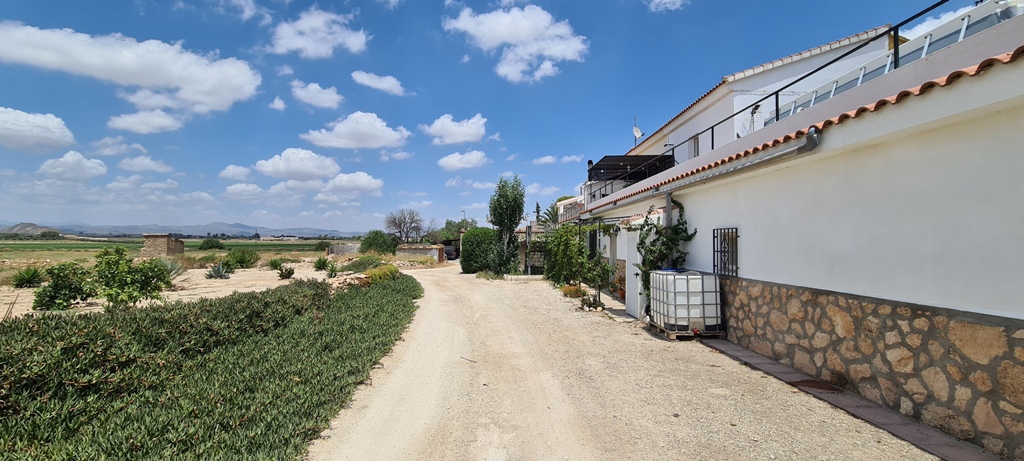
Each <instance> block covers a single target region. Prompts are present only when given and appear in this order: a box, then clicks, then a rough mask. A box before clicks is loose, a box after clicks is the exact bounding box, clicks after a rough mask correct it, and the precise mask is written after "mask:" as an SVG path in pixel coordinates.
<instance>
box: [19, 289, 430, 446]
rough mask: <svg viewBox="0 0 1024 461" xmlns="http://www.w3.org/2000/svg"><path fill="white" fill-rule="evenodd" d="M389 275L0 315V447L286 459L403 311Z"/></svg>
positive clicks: (327, 413)
mask: <svg viewBox="0 0 1024 461" xmlns="http://www.w3.org/2000/svg"><path fill="white" fill-rule="evenodd" d="M422 293H423V292H422V287H420V285H419V284H418V283H417V282H416V281H415V280H414V279H412V278H411V277H409V276H406V275H399V276H398V277H397V278H395V279H393V280H390V281H386V282H382V283H378V284H374V285H372V286H371V287H369V288H354V289H351V290H349V291H347V292H338V293H336V294H335V295H334V296H331V295H330V288H329V285H328V284H326V283H323V282H318V281H311V280H306V281H296V282H293V283H292V284H290V285H287V286H284V287H279V288H276V289H273V290H268V291H265V292H262V293H238V294H234V295H231V296H229V297H226V298H220V299H215V300H200V301H194V302H189V303H174V304H166V305H158V306H151V307H147V308H142V309H137V310H132V311H120V312H113V313H110V314H106V315H99V314H86V315H79V316H55V315H50V316H42V317H34V318H22V319H16V320H13V321H10V322H4V323H2V324H0V354H2V357H3V360H0V453H5V454H6V455H5V457H8V456H9V457H11V458H14V459H127V458H131V459H152V458H160V459H295V458H297V457H298V456H299V455H301V453H302V452H303V450H304V449H305V445H306V443H307V442H308V441H309V440H310V439H312V438H314V437H316V436H317V435H318V434H319V433H320V432H321V431H322V429H324V428H326V426H327V424H328V422H329V421H330V419H331V418H332V417H333V416H334V415H335V414H336V413H337V412H338V411H339V410H340V408H341V406H342V405H343V404H344V403H346V401H347V400H348V399H349V398H350V396H351V394H352V392H353V391H354V389H355V386H356V385H358V384H359V383H360V382H362V381H363V380H365V379H366V377H367V375H368V372H369V369H370V368H371V367H372V365H373V364H374V363H375V362H376V361H378V360H379V359H380V358H381V357H382V356H383V355H384V354H385V353H387V351H388V350H390V348H391V346H392V344H393V343H394V341H395V340H396V339H397V338H398V336H399V335H400V334H401V332H402V331H403V329H404V328H405V326H406V325H407V324H408V322H409V321H410V320H411V317H412V313H413V311H414V310H415V305H414V303H413V299H415V298H418V297H420V296H422Z"/></svg>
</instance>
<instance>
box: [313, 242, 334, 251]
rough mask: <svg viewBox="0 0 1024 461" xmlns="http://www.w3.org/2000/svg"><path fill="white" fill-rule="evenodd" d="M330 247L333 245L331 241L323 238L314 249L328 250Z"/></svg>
mask: <svg viewBox="0 0 1024 461" xmlns="http://www.w3.org/2000/svg"><path fill="white" fill-rule="evenodd" d="M330 247H331V242H328V241H326V240H321V241H319V242H316V245H314V246H313V249H314V250H316V251H327V249H328V248H330Z"/></svg>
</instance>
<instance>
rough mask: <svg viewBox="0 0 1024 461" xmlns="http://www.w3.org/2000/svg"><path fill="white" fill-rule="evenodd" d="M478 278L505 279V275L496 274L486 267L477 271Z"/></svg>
mask: <svg viewBox="0 0 1024 461" xmlns="http://www.w3.org/2000/svg"><path fill="white" fill-rule="evenodd" d="M476 278H478V279H484V280H504V278H505V276H503V275H501V274H495V273H494V272H491V271H490V270H489V269H484V270H482V271H480V272H477V273H476Z"/></svg>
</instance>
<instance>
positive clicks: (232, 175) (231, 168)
mask: <svg viewBox="0 0 1024 461" xmlns="http://www.w3.org/2000/svg"><path fill="white" fill-rule="evenodd" d="M250 172H251V170H250V169H248V168H246V167H244V166H238V165H228V166H226V167H224V170H222V171H221V172H220V174H218V175H217V177H219V178H223V179H230V180H232V181H245V180H247V179H249V173H250Z"/></svg>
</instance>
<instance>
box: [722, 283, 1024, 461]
mask: <svg viewBox="0 0 1024 461" xmlns="http://www.w3.org/2000/svg"><path fill="white" fill-rule="evenodd" d="M722 291H723V296H724V298H723V303H724V306H723V307H724V310H725V316H726V322H727V323H728V338H729V340H730V341H732V342H734V343H737V344H739V345H741V346H743V347H746V348H748V349H750V350H753V351H755V352H757V353H759V354H761V355H764V356H766V357H769V358H772V359H774V360H777V361H779V362H780V363H783V364H786V365H790V366H793V367H794V368H796V369H798V370H800V371H802V372H803V373H806V374H808V375H811V376H814V377H816V378H819V379H821V380H823V381H827V382H829V383H832V384H835V385H838V386H841V387H844V388H846V389H848V390H850V391H853V392H857V393H858V394H860V395H862V396H864V397H865V398H867V399H869V400H872V401H874V402H876V403H878V404H879V405H882V406H885V407H888V408H891V409H893V410H896V411H898V412H900V413H902V414H903V415H905V416H907V417H911V418H913V419H916V420H918V421H921V422H923V423H925V424H928V425H930V426H933V427H935V428H938V429H939V430H942V431H943V432H945V433H947V434H949V435H951V436H953V437H956V438H958V439H961V440H966V441H969V442H972V443H974V444H977V445H979V446H981V447H983V448H984V449H985V451H987V452H989V453H992V454H994V455H997V456H1002V457H1006V458H1009V459H1014V460H1024V321H1022V320H1017V319H1010V318H1004V317H995V316H988V315H981V314H973V313H968V312H962V311H956V310H950V309H942V308H935V307H927V306H920V305H914V304H905V303H899V302H893V301H887V300H881V299H874V298H865V297H859V296H855V295H849V294H842V293H836V292H829V291H821V290H814V289H809V288H802V287H794V286H788V285H779V284H773V283H768V282H760V281H754V280H745V279H739V278H733V277H723V279H722Z"/></svg>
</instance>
